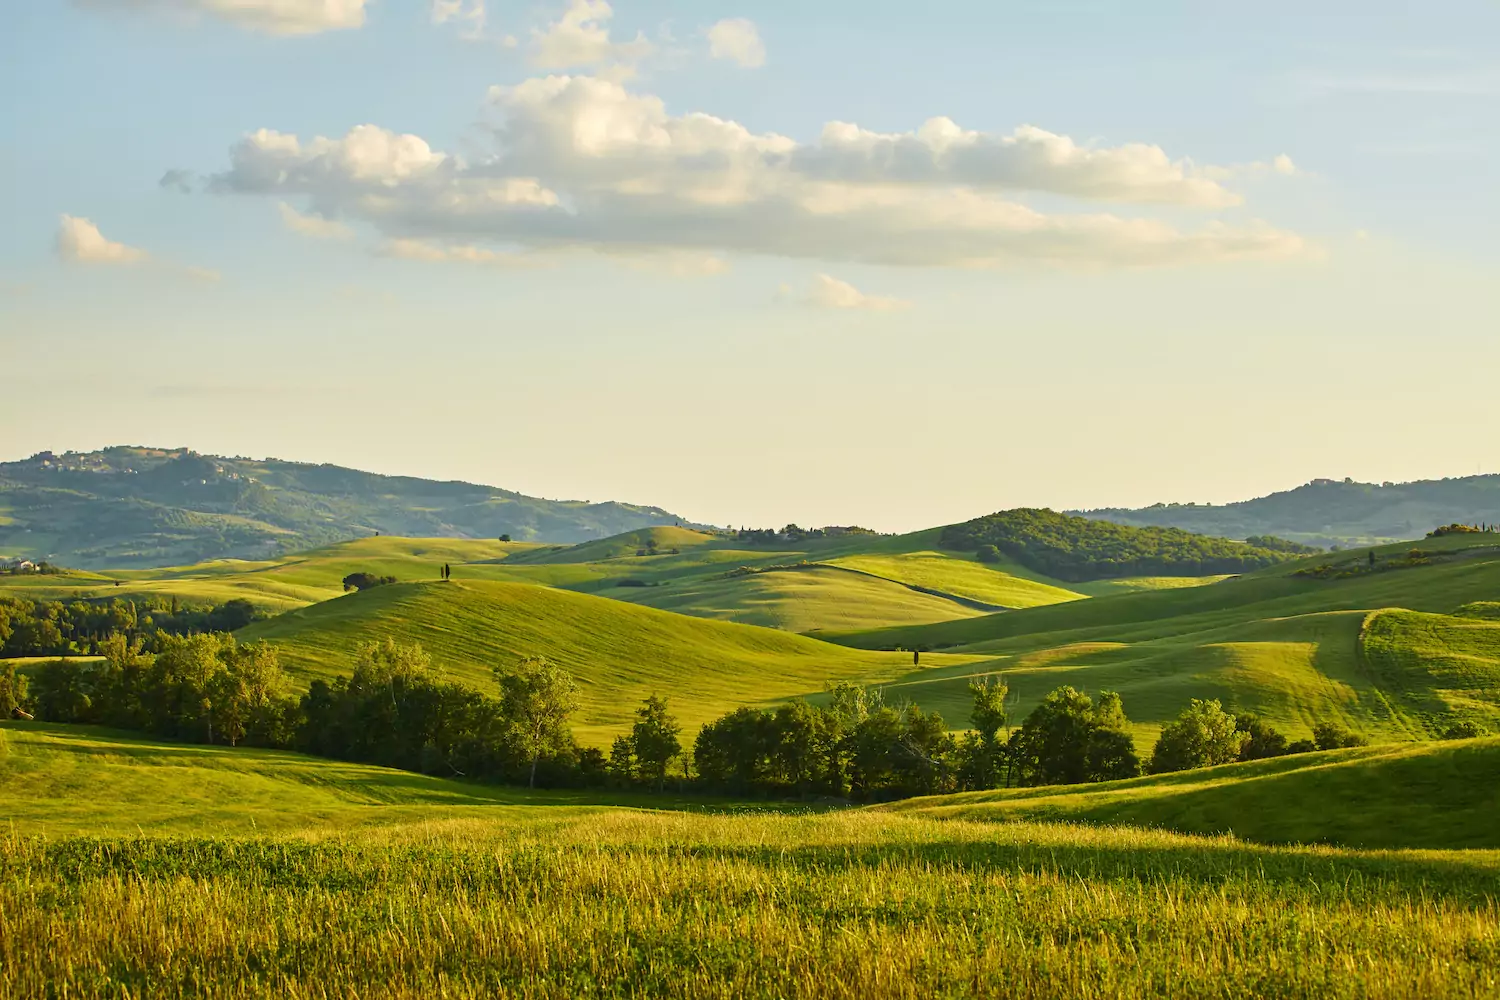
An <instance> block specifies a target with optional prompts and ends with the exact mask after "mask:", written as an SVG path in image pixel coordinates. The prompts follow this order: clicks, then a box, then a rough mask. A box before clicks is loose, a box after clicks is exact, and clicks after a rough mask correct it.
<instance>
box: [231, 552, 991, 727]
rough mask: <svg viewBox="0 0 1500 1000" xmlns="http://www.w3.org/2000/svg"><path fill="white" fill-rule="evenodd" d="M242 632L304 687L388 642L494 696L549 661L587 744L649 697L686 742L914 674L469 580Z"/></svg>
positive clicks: (854, 654) (863, 658)
mask: <svg viewBox="0 0 1500 1000" xmlns="http://www.w3.org/2000/svg"><path fill="white" fill-rule="evenodd" d="M237 634H238V635H239V636H240V638H241V639H243V640H245V641H254V640H257V639H266V640H268V641H270V642H272V643H274V644H275V645H276V646H277V647H278V648H279V649H280V650H281V652H282V658H283V661H284V662H285V663H286V664H287V665H288V667H289V668H290V669H291V670H292V671H293V672H294V673H295V674H296V675H297V676H298V677H299V678H301V679H303V680H304V681H305V680H306V679H308V678H311V677H324V678H332V677H334V676H337V675H339V674H344V673H348V672H349V671H350V669H351V667H352V656H353V652H354V650H355V649H356V647H357V646H358V645H359V644H360V643H362V642H366V641H370V640H379V639H384V638H391V639H394V640H396V641H398V642H404V643H410V642H419V643H421V644H422V646H423V648H424V649H426V650H427V651H428V652H429V653H430V654H431V655H432V658H433V660H434V662H435V663H436V665H437V666H439V667H440V668H441V669H443V670H444V671H445V672H446V673H447V674H448V675H449V676H451V677H453V678H454V679H456V680H459V681H462V682H464V683H468V684H472V685H474V686H476V687H479V688H481V689H483V690H488V691H493V689H494V680H493V677H492V671H493V669H494V668H496V667H505V666H510V665H513V664H514V663H515V662H516V661H518V660H520V659H521V658H522V657H525V656H530V655H541V656H546V657H548V658H549V659H551V660H553V661H554V662H557V663H560V664H562V665H563V666H565V667H567V668H568V669H569V670H570V671H572V672H573V674H574V675H575V676H576V677H577V678H578V680H579V683H580V686H581V688H582V691H581V695H582V705H581V708H580V711H579V713H578V714H577V715H576V716H575V717H574V728H575V732H577V733H578V735H579V738H580V739H581V740H583V741H585V742H592V743H607V742H608V740H609V738H611V737H612V736H614V735H615V734H617V733H619V732H621V731H623V730H624V729H626V728H628V726H629V725H630V722H631V720H632V717H633V713H634V711H635V708H636V707H637V706H638V705H639V704H640V702H641V700H642V699H644V698H645V697H646V696H647V695H650V694H659V695H663V696H666V697H668V698H669V699H670V700H671V703H672V710H673V712H674V714H676V715H677V716H678V718H679V719H680V720H681V722H682V723H683V725H684V727H686V728H687V729H688V730H689V732H691V731H693V730H695V729H696V728H697V727H698V726H699V725H701V724H702V723H704V722H707V721H708V720H710V719H712V718H715V717H716V716H718V715H720V714H722V713H724V712H726V711H728V710H730V709H732V708H735V707H737V706H740V705H746V704H767V703H772V702H776V701H780V700H783V699H786V698H790V697H794V696H797V695H807V694H816V693H818V692H820V691H822V690H823V688H824V687H825V685H827V684H829V683H831V682H836V681H839V680H854V681H880V680H885V679H889V678H891V677H893V676H896V675H897V674H900V673H904V672H905V671H906V670H907V669H909V667H910V664H911V657H910V655H908V654H905V653H880V652H867V651H864V650H855V649H849V648H845V647H841V646H834V645H831V644H828V643H822V642H818V641H817V640H814V639H808V638H804V637H802V636H798V635H792V634H790V633H787V632H781V631H778V630H775V629H766V628H755V627H752V626H748V625H737V624H733V623H729V622H718V621H709V620H705V619H701V618H693V617H689V616H687V615H679V614H672V613H670V612H666V611H658V610H655V609H653V608H644V607H637V606H634V605H631V604H627V603H625V602H622V601H612V600H608V599H605V598H601V597H594V596H591V595H587V594H576V593H570V592H568V591H563V590H555V589H552V588H548V587H537V586H531V585H527V584H516V583H493V582H484V581H471V580H458V581H455V582H452V583H439V582H431V583H409V584H392V585H389V586H384V587H377V588H374V589H372V590H368V591H362V592H359V593H355V594H349V595H347V596H344V597H340V598H338V599H336V600H330V601H324V602H321V603H319V604H315V605H312V606H311V607H307V608H303V609H300V610H297V611H290V612H286V613H284V614H281V615H278V616H277V617H275V618H272V619H269V620H266V621H262V622H257V623H255V624H253V625H250V626H249V627H247V628H245V629H242V630H241V631H240V632H239V633H237ZM939 659H941V658H939ZM967 659H968V658H965V657H958V658H956V660H955V662H964V661H966V660H967Z"/></svg>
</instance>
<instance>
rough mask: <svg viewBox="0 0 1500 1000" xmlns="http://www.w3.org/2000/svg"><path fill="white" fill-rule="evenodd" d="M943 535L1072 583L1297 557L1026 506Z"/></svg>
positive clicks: (1198, 572) (946, 542)
mask: <svg viewBox="0 0 1500 1000" xmlns="http://www.w3.org/2000/svg"><path fill="white" fill-rule="evenodd" d="M941 542H942V545H943V547H944V548H946V549H952V550H956V551H968V552H977V553H979V554H980V558H981V559H983V558H986V556H988V557H989V558H992V559H996V560H998V559H999V558H1000V557H1001V556H1005V557H1008V558H1010V559H1014V560H1015V561H1016V562H1018V563H1020V564H1021V565H1022V566H1025V567H1026V568H1028V569H1031V570H1034V571H1036V572H1038V573H1045V574H1047V575H1048V576H1051V577H1055V578H1056V579H1059V580H1067V581H1069V582H1072V583H1079V582H1083V581H1086V580H1108V579H1114V578H1117V577H1127V576H1207V575H1210V574H1217V573H1244V572H1248V571H1250V570H1255V569H1261V568H1262V567H1265V566H1270V565H1273V564H1275V563H1278V562H1283V561H1285V560H1287V559H1291V558H1294V556H1293V555H1292V554H1291V553H1289V552H1286V551H1275V550H1272V549H1269V548H1262V547H1260V546H1255V545H1249V544H1246V543H1243V542H1232V541H1229V540H1227V539H1224V538H1210V537H1208V536H1205V535H1196V534H1193V533H1191V532H1188V531H1182V530H1181V529H1178V528H1132V527H1127V526H1125V525H1120V524H1111V523H1109V522H1108V521H1096V520H1090V519H1089V518H1084V517H1074V516H1071V515H1068V514H1058V513H1056V512H1055V511H1050V510H1036V509H1028V508H1022V509H1018V510H1007V511H1001V512H999V513H997V514H990V515H988V516H986V517H977V518H975V519H974V520H972V521H965V522H964V523H963V524H954V525H950V526H948V527H947V528H945V529H943V534H942V539H941Z"/></svg>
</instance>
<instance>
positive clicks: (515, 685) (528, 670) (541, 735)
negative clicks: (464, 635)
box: [495, 656, 578, 788]
mask: <svg viewBox="0 0 1500 1000" xmlns="http://www.w3.org/2000/svg"><path fill="white" fill-rule="evenodd" d="M495 681H496V682H497V683H498V684H499V685H500V704H501V706H502V710H503V711H504V713H505V717H506V718H507V719H508V720H509V722H510V727H511V738H512V740H513V741H514V742H515V744H516V746H517V749H518V750H520V752H521V753H522V755H523V756H524V757H525V758H528V759H529V760H530V761H531V771H530V775H529V776H528V778H527V787H530V788H535V787H536V765H537V761H538V760H539V759H540V758H541V756H542V754H543V753H545V752H547V751H548V750H553V749H557V748H558V747H559V746H561V745H562V744H563V743H565V742H566V741H567V737H568V729H567V723H568V716H570V715H572V714H573V711H574V710H575V709H576V708H577V707H578V684H577V683H576V682H575V681H574V680H573V675H572V674H570V673H569V672H568V671H567V670H566V669H565V668H563V667H561V666H558V665H557V664H555V663H553V662H551V661H550V660H548V659H547V658H546V657H545V656H528V657H526V659H524V660H522V661H521V662H520V663H519V664H517V665H516V667H515V668H513V669H511V670H501V669H499V668H497V669H496V670H495Z"/></svg>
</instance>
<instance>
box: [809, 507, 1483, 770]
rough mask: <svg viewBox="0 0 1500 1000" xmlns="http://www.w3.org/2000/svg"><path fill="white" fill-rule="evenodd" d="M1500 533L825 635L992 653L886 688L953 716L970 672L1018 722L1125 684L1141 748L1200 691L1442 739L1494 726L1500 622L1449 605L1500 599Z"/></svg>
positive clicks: (1279, 717)
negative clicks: (997, 685) (1009, 696)
mask: <svg viewBox="0 0 1500 1000" xmlns="http://www.w3.org/2000/svg"><path fill="white" fill-rule="evenodd" d="M1493 537H1494V536H1485V535H1474V536H1467V537H1465V536H1452V537H1448V538H1438V539H1430V540H1427V541H1425V542H1423V543H1422V545H1421V546H1420V551H1421V553H1423V555H1422V556H1421V558H1417V559H1413V558H1412V556H1411V552H1410V548H1411V547H1410V546H1407V545H1402V546H1390V547H1386V548H1383V549H1377V550H1374V551H1375V555H1376V564H1375V565H1374V566H1373V567H1371V565H1370V564H1369V561H1368V558H1369V557H1368V554H1367V553H1365V552H1358V553H1349V554H1341V555H1337V556H1316V557H1312V558H1309V559H1306V560H1302V561H1300V562H1296V563H1291V564H1289V565H1286V566H1278V567H1272V568H1269V569H1266V570H1261V571H1259V572H1257V573H1254V574H1249V575H1246V576H1243V577H1238V578H1235V579H1230V580H1225V581H1223V582H1220V583H1217V584H1214V585H1212V586H1204V587H1195V588H1179V589H1173V590H1164V591H1152V592H1136V593H1130V594H1121V595H1115V596H1103V597H1097V598H1092V599H1090V600H1087V601H1075V602H1069V603H1065V604H1057V605H1050V606H1046V607H1038V608H1031V609H1026V610H1021V611H1013V612H1007V613H1004V614H993V615H984V616H978V617H973V618H968V619H964V620H958V621H951V622H941V623H936V624H932V625H919V626H908V627H900V628H885V629H876V630H870V631H865V632H853V633H842V634H839V633H825V634H824V637H825V638H827V639H829V640H831V641H834V642H839V643H843V644H847V645H851V646H855V647H858V648H865V649H895V648H908V649H910V648H918V649H929V650H942V651H946V652H958V653H968V654H975V655H980V656H984V657H987V658H988V660H987V661H986V662H982V663H981V664H978V665H965V666H957V667H944V668H941V669H937V670H931V671H923V672H921V673H919V674H914V675H913V676H911V677H909V678H906V679H903V680H900V681H896V682H894V683H893V684H891V685H888V687H887V693H888V696H897V697H900V696H905V697H907V698H910V699H911V700H912V701H915V702H917V703H918V704H921V705H922V706H923V707H926V708H935V709H938V710H939V711H942V712H943V714H944V716H945V717H955V718H956V717H961V716H962V712H963V709H964V705H965V704H966V701H967V697H968V695H967V684H968V681H969V679H970V677H971V676H973V675H974V674H976V673H977V672H980V671H986V672H987V671H994V672H999V673H1003V674H1004V675H1005V677H1006V679H1007V681H1008V682H1009V683H1010V685H1011V689H1012V691H1013V693H1014V694H1015V695H1016V698H1017V701H1016V707H1015V711H1014V713H1013V714H1014V716H1015V717H1020V716H1021V715H1024V714H1025V713H1026V712H1027V711H1029V709H1030V708H1031V706H1033V705H1034V704H1035V703H1036V701H1037V700H1038V699H1040V698H1041V697H1042V696H1043V695H1045V694H1046V692H1047V691H1049V690H1051V689H1052V688H1054V687H1057V686H1059V685H1062V684H1072V685H1073V686H1075V687H1079V688H1084V689H1087V690H1090V691H1095V690H1100V689H1109V690H1117V691H1119V692H1120V693H1121V695H1122V696H1123V698H1124V703H1125V708H1126V711H1127V712H1128V713H1129V715H1130V717H1131V719H1132V721H1133V722H1135V723H1137V739H1138V741H1140V742H1142V743H1147V741H1149V740H1151V739H1153V738H1154V736H1155V733H1156V731H1157V729H1158V728H1159V727H1160V725H1161V724H1163V723H1165V722H1166V721H1168V720H1170V719H1171V718H1173V717H1175V716H1176V714H1177V713H1178V712H1179V711H1180V710H1181V709H1182V708H1183V707H1185V706H1186V704H1187V703H1188V701H1189V700H1190V699H1191V698H1218V699H1220V700H1221V701H1222V702H1223V703H1224V704H1225V705H1226V706H1229V707H1231V708H1234V709H1237V710H1241V711H1254V712H1258V713H1260V714H1262V715H1264V716H1265V717H1266V718H1267V719H1269V720H1270V721H1271V722H1272V723H1273V724H1275V725H1276V726H1277V727H1278V728H1280V729H1282V730H1283V731H1285V732H1287V733H1288V734H1290V735H1292V736H1293V737H1294V738H1297V737H1302V736H1305V735H1307V734H1308V733H1309V732H1310V730H1311V727H1312V725H1313V724H1314V723H1316V722H1318V721H1325V720H1326V721H1333V722H1337V723H1340V724H1342V725H1345V726H1347V727H1349V728H1351V729H1353V730H1355V731H1356V732H1360V733H1363V734H1364V735H1365V736H1367V737H1369V738H1371V739H1374V740H1403V739H1428V738H1431V737H1434V736H1436V735H1439V734H1440V733H1441V732H1442V731H1444V730H1445V729H1446V728H1447V727H1448V726H1449V725H1451V724H1452V723H1454V722H1455V721H1461V720H1467V721H1473V722H1476V723H1478V724H1480V725H1481V726H1482V727H1483V728H1485V729H1487V730H1489V731H1492V732H1493V731H1497V730H1500V684H1497V683H1496V681H1497V679H1500V674H1497V673H1496V671H1495V650H1496V646H1495V636H1496V635H1497V633H1496V632H1495V631H1494V622H1492V621H1490V620H1487V619H1484V618H1481V617H1475V615H1477V614H1480V613H1482V611H1483V606H1479V607H1478V608H1475V607H1470V608H1469V609H1468V615H1467V616H1463V617H1453V616H1451V615H1450V614H1449V613H1450V612H1455V611H1459V610H1460V609H1463V608H1465V606H1467V605H1470V602H1484V601H1487V600H1492V599H1493V598H1495V597H1496V596H1497V595H1500V547H1497V546H1495V545H1494V544H1493V541H1492V540H1493ZM1329 560H1332V562H1329ZM1384 609H1404V610H1396V611H1385V610H1384ZM1148 745H1149V744H1148ZM1143 749H1144V747H1143Z"/></svg>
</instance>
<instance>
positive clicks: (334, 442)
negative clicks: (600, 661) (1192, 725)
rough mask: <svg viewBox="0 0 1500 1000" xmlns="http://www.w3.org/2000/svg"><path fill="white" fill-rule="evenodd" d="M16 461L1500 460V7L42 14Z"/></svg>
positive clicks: (1137, 465)
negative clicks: (1499, 171) (107, 453)
mask: <svg viewBox="0 0 1500 1000" xmlns="http://www.w3.org/2000/svg"><path fill="white" fill-rule="evenodd" d="M0 94H4V95H6V96H5V97H4V98H0V373H3V375H4V377H5V381H6V383H7V386H6V390H5V391H4V392H3V393H0V459H4V460H9V459H15V458H21V457H25V456H27V455H30V454H32V453H34V452H36V451H39V450H43V449H50V450H54V451H58V452H61V451H65V450H70V449H72V450H80V451H82V450H90V449H94V448H98V447H103V446H107V445H111V444H147V445H155V446H187V447H191V448H194V449H196V450H198V451H201V452H206V453H216V454H229V455H247V456H253V457H267V456H270V457H277V458H283V459H292V460H298V461H309V462H332V463H336V464H340V465H347V466H353V467H357V468H362V469H367V470H371V471H375V472H382V473H390V474H403V475H417V476H425V477H430V478H438V479H463V480H468V481H471V482H482V483H489V484H493V485H497V486H503V487H505V488H508V489H514V490H519V491H521V492H524V493H528V494H531V495H535V496H544V497H551V498H559V499H579V500H594V501H600V500H607V499H614V500H623V501H628V502H635V503H645V504H654V505H659V506H662V507H665V508H667V509H669V510H671V511H673V512H676V513H678V514H680V515H682V516H684V517H687V518H690V519H692V520H694V521H699V522H708V523H715V524H724V525H780V524H785V523H787V522H789V521H795V522H797V523H800V524H804V525H809V524H812V525H821V524H861V525H864V526H867V527H872V528H876V529H880V530H889V531H897V530H911V529H916V528H920V527H925V526H929V525H934V524H941V523H948V522H952V521H958V520H963V519H966V518H969V517H973V516H977V515H979V514H983V513H987V512H990V511H994V510H1000V509H1005V508H1008V507H1015V506H1023V505H1024V506H1051V507H1054V508H1059V509H1063V508H1088V507H1099V506H1139V505H1145V504H1150V503H1154V502H1158V501H1182V502H1186V501H1196V502H1225V501H1230V500H1236V499H1243V498H1247V497H1251V496H1258V495H1263V494H1265V493H1268V492H1272V491H1274V490H1278V489H1286V488H1290V487H1293V486H1296V485H1298V484H1300V483H1303V482H1306V481H1307V480H1309V479H1312V478H1316V477H1334V478H1343V477H1345V476H1350V477H1353V478H1355V479H1358V480H1363V481H1374V482H1380V481H1386V480H1390V481H1404V480H1411V479H1418V478H1434V477H1443V476H1462V475H1472V474H1474V473H1476V472H1500V445H1497V444H1496V441H1497V439H1496V437H1495V434H1494V433H1493V429H1494V428H1495V427H1496V426H1497V425H1500V392H1497V391H1496V381H1495V379H1496V374H1497V372H1500V250H1497V248H1496V243H1495V240H1494V233H1495V232H1496V231H1497V230H1500V185H1497V184H1496V183H1495V181H1494V164H1495V162H1496V159H1497V157H1500V129H1497V128H1496V127H1495V126H1496V123H1497V122H1500V5H1497V4H1495V3H1494V2H1493V0H1474V2H1463V0H1452V2H1449V0H1438V2H1434V3H1429V4H1413V3H1410V2H1405V0H1403V2H1388V0H1363V2H1358V3H1352V2H1349V3H1346V2H1342V0H1326V2H1322V3H1318V4H1311V5H1310V4H1306V3H1290V2H1280V0H1269V2H1264V3H1258V4H1231V3H1217V2H1209V3H1185V2H1184V3H1164V2H1142V3H1133V4H1124V3H1082V2H1067V0H1061V2H1059V0H1048V2H1045V3H1043V2H1037V3H1021V2H1007V3H994V2H987V3H980V2H969V0H962V2H960V0H945V2H940V3H935V4H925V5H912V4H910V3H895V2H868V0H867V2H861V3H853V2H844V0H827V2H823V3H819V4H816V5H814V4H806V3H790V2H781V0H758V2H756V3H754V4H747V3H744V2H743V0H739V2H736V3H721V2H718V0H695V2H692V3H687V2H675V3H674V2H664V0H618V2H617V3H613V4H611V3H607V2H605V0H561V2H554V3H539V4H522V3H510V2H504V0H72V2H65V0H55V2H48V3H26V4H19V3H18V4H6V5H3V6H0Z"/></svg>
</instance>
